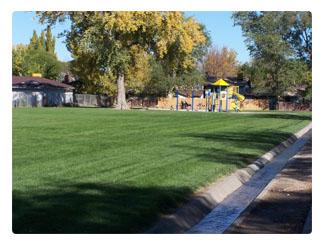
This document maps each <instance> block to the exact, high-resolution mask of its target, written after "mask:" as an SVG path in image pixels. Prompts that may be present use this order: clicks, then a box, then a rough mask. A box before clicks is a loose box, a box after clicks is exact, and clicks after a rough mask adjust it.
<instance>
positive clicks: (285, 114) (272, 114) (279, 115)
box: [247, 112, 312, 120]
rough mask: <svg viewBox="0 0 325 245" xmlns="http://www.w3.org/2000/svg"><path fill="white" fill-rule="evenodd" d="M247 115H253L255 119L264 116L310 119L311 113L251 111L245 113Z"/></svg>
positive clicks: (268, 117)
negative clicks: (250, 112)
mask: <svg viewBox="0 0 325 245" xmlns="http://www.w3.org/2000/svg"><path fill="white" fill-rule="evenodd" d="M247 116H248V117H254V118H256V119H260V118H266V119H285V120H312V114H311V113H310V115H306V114H299V113H281V112H279V113H268V112H266V113H256V114H255V113H252V114H247Z"/></svg>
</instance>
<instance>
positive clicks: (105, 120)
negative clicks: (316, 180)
mask: <svg viewBox="0 0 325 245" xmlns="http://www.w3.org/2000/svg"><path fill="white" fill-rule="evenodd" d="M310 121H311V113H260V114H252V113H250V114H243V113H237V114H236V113H191V112H169V111H167V112H166V111H115V110H111V109H83V108H41V109H13V231H14V232H15V233H138V232H145V231H146V229H148V228H149V227H150V226H151V225H152V224H153V223H154V222H155V221H157V219H158V218H159V215H161V214H167V213H171V212H173V211H174V210H175V208H177V207H178V206H180V205H181V204H182V203H184V202H185V201H186V200H187V199H188V198H189V197H190V195H191V194H192V193H193V192H195V191H197V190H198V189H199V188H201V187H203V186H205V185H207V184H209V183H210V182H212V181H215V180H216V179H218V178H220V177H221V176H225V175H229V174H230V173H232V172H234V171H235V170H236V169H238V168H243V167H245V166H247V165H248V164H249V163H250V162H252V161H253V160H254V159H256V158H257V157H259V156H260V155H261V154H263V153H264V152H266V151H268V150H270V149H271V148H272V147H274V146H275V145H277V144H278V143H280V142H281V141H283V140H285V139H286V138H288V137H289V136H290V135H291V134H292V133H294V132H296V131H298V130H299V129H301V128H302V127H304V126H306V125H307V124H308V123H309V122H310Z"/></svg>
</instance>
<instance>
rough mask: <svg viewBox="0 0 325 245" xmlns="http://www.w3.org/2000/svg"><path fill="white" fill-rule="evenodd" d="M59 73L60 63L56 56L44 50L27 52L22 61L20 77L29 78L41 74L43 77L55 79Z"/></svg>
mask: <svg viewBox="0 0 325 245" xmlns="http://www.w3.org/2000/svg"><path fill="white" fill-rule="evenodd" d="M60 71H61V63H60V62H59V61H58V60H57V58H56V56H55V55H53V54H49V53H48V52H46V51H45V50H33V49H32V50H28V51H27V52H26V54H25V55H24V57H23V61H22V75H23V76H31V75H32V74H33V73H41V74H42V76H43V77H45V78H49V79H57V77H58V75H59V73H60Z"/></svg>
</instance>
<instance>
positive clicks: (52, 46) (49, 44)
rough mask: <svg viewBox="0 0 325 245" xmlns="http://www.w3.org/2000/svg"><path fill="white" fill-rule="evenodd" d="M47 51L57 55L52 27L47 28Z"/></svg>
mask: <svg viewBox="0 0 325 245" xmlns="http://www.w3.org/2000/svg"><path fill="white" fill-rule="evenodd" d="M45 49H46V51H47V52H49V53H51V54H55V37H53V35H52V31H51V27H50V26H47V28H46V42H45Z"/></svg>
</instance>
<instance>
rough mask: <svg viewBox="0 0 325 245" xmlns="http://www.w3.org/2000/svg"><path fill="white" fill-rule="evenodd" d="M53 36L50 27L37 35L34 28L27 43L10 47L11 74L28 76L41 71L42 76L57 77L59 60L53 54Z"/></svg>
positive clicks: (59, 67) (59, 65) (59, 68)
mask: <svg viewBox="0 0 325 245" xmlns="http://www.w3.org/2000/svg"><path fill="white" fill-rule="evenodd" d="M54 43H55V38H54V37H53V36H52V33H51V29H50V27H48V28H47V30H46V34H45V33H44V31H42V32H41V34H40V35H39V36H38V35H37V32H36V31H35V30H34V31H33V35H32V37H31V39H30V42H29V44H28V45H23V44H18V45H16V46H15V47H13V49H12V74H13V75H16V76H30V75H32V74H33V73H41V74H42V76H43V77H45V78H49V79H57V78H58V75H59V73H60V70H61V62H60V61H59V60H58V59H57V57H56V55H55V47H54Z"/></svg>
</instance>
